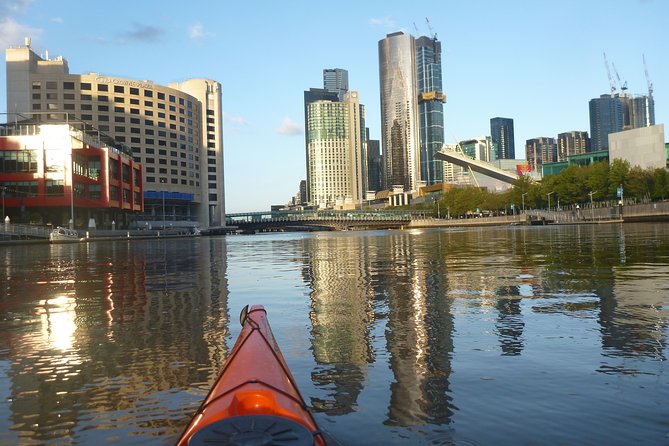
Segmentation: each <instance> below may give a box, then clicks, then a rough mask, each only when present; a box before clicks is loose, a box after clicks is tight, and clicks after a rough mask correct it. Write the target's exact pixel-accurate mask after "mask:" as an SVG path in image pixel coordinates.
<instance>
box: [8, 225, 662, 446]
mask: <svg viewBox="0 0 669 446" xmlns="http://www.w3.org/2000/svg"><path fill="white" fill-rule="evenodd" d="M668 226H669V225H662V224H657V225H651V224H647V225H640V224H639V225H624V226H620V225H598V226H574V227H544V228H500V229H468V230H429V231H420V230H414V231H379V232H344V233H316V234H303V233H296V234H264V235H257V236H233V237H227V238H198V239H182V240H168V241H165V240H153V241H150V240H149V241H133V242H116V243H103V242H99V243H91V244H89V245H71V246H67V245H58V246H46V245H39V246H38V245H32V246H22V247H0V267H1V268H2V269H3V273H2V274H0V289H1V290H2V294H0V375H1V376H2V380H0V397H1V398H2V399H1V400H0V444H18V443H21V444H91V443H121V444H156V445H162V444H171V443H173V442H174V440H175V439H176V436H178V434H179V433H180V431H181V430H182V429H183V427H184V426H185V424H186V423H187V422H188V420H189V418H190V416H191V415H192V414H193V412H194V410H195V409H196V408H197V406H198V404H199V402H200V401H201V400H202V399H203V398H204V395H205V394H206V392H207V390H208V389H209V387H210V385H211V383H212V382H213V380H214V379H215V376H216V375H217V373H218V371H219V370H220V368H221V367H222V364H223V361H224V359H225V357H226V355H227V352H228V348H229V347H230V346H231V345H232V343H234V339H235V338H236V336H237V333H238V332H239V324H238V323H237V322H236V321H237V314H238V312H239V310H240V309H241V307H242V306H243V305H244V304H246V303H261V304H264V305H265V306H266V307H267V308H268V311H269V317H270V321H271V324H272V328H273V330H274V333H275V335H276V337H277V339H278V341H279V343H280V345H281V348H282V351H283V353H284V356H285V357H286V359H287V361H288V363H289V365H290V366H291V369H292V370H293V374H294V375H295V378H296V380H297V381H298V384H299V386H300V388H301V390H302V393H303V395H304V397H305V399H306V400H307V402H308V404H309V405H310V406H311V407H312V408H313V410H314V412H315V415H316V418H317V421H318V422H319V423H320V425H321V427H322V428H324V429H325V430H327V431H329V432H330V433H331V434H332V435H333V436H334V437H335V438H337V439H338V440H339V441H340V442H342V443H344V444H352V445H355V444H378V445H382V444H459V445H475V444H667V443H668V442H669V422H667V420H669V390H668V389H669V377H668V375H667V373H666V372H665V364H666V356H667V334H668V331H669V330H668V329H667V320H668V317H669V285H668V284H669V230H668ZM231 321H232V322H231Z"/></svg>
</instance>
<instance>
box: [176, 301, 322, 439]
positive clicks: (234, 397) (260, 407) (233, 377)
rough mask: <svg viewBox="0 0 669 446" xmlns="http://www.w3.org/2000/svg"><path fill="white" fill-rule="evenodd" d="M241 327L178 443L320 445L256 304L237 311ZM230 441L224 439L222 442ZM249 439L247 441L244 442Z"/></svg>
mask: <svg viewBox="0 0 669 446" xmlns="http://www.w3.org/2000/svg"><path fill="white" fill-rule="evenodd" d="M242 318H243V321H242V331H241V332H240V334H239V337H238V338H237V342H236V343H235V345H234V347H233V349H232V351H231V352H230V355H229V356H228V359H227V360H226V362H225V365H224V366H223V370H222V371H221V373H220V374H219V377H218V378H217V380H216V382H215V384H214V386H213V387H212V389H211V390H210V391H209V394H208V395H207V397H206V398H205V400H204V401H203V403H202V405H201V406H200V408H199V409H198V412H197V414H196V415H195V417H193V419H192V421H191V422H190V424H189V425H188V427H187V428H186V430H185V431H184V433H183V434H182V436H181V438H180V439H179V441H178V442H177V445H178V446H186V445H191V446H193V445H196V444H207V443H209V444H211V443H212V442H214V441H215V442H216V443H215V444H231V445H232V444H234V445H243V444H254V445H255V444H260V445H262V444H271V442H269V440H270V439H271V437H272V435H273V434H274V433H278V434H279V435H281V436H284V437H283V438H284V439H283V440H281V441H282V442H281V443H280V444H286V445H302V444H304V445H307V444H313V445H318V446H321V445H325V441H324V439H323V435H322V434H321V432H320V430H319V429H318V426H317V425H316V422H315V421H314V419H313V417H312V415H311V413H310V412H309V411H308V409H307V407H306V404H305V403H304V399H303V398H302V396H301V395H300V392H299V390H298V389H297V385H296V384H295V380H294V379H293V376H292V374H291V373H290V370H289V369H288V366H287V365H286V362H285V360H284V358H283V355H282V354H281V351H280V349H279V346H278V344H277V342H276V340H275V339H274V335H273V334H272V330H271V328H270V325H269V321H268V319H267V312H266V311H265V309H264V308H263V307H262V306H261V305H254V306H253V307H252V308H251V310H250V311H248V312H247V313H244V312H243V313H242ZM226 439H227V440H229V441H230V442H228V443H225V442H222V441H225V440H226ZM247 440H248V441H247Z"/></svg>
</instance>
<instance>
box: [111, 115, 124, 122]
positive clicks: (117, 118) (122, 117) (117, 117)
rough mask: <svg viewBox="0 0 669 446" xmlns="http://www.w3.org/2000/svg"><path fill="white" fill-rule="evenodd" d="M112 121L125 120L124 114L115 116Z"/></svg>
mask: <svg viewBox="0 0 669 446" xmlns="http://www.w3.org/2000/svg"><path fill="white" fill-rule="evenodd" d="M114 122H125V116H116V117H115V118H114Z"/></svg>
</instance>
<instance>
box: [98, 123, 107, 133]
mask: <svg viewBox="0 0 669 446" xmlns="http://www.w3.org/2000/svg"><path fill="white" fill-rule="evenodd" d="M100 130H102V131H103V132H108V131H109V126H108V125H102V124H100Z"/></svg>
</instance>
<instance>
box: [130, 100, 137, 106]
mask: <svg viewBox="0 0 669 446" xmlns="http://www.w3.org/2000/svg"><path fill="white" fill-rule="evenodd" d="M130 104H131V105H139V99H130Z"/></svg>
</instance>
